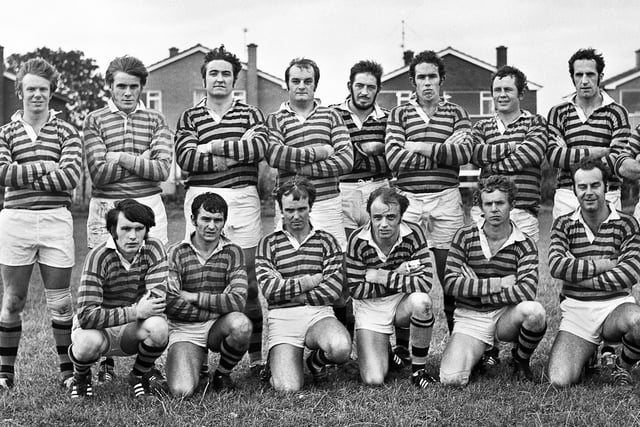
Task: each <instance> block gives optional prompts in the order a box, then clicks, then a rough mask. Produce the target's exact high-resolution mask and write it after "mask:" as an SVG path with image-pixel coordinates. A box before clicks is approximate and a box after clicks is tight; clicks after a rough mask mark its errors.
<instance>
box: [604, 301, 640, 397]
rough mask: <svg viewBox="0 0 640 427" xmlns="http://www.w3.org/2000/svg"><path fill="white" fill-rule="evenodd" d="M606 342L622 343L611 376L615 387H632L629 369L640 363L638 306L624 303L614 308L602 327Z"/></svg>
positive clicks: (639, 312)
mask: <svg viewBox="0 0 640 427" xmlns="http://www.w3.org/2000/svg"><path fill="white" fill-rule="evenodd" d="M602 336H603V338H604V339H605V340H607V341H613V342H619V341H622V351H621V352H620V356H619V357H618V358H617V359H616V361H615V364H614V367H613V371H612V376H613V379H614V383H615V384H616V385H625V386H629V385H633V377H632V376H631V372H630V371H631V368H633V366H634V365H635V364H636V363H637V362H638V361H640V306H638V305H637V304H634V303H624V304H621V305H619V306H618V307H616V308H615V309H614V310H613V311H612V312H611V314H609V316H607V319H606V320H605V322H604V324H603V326H602Z"/></svg>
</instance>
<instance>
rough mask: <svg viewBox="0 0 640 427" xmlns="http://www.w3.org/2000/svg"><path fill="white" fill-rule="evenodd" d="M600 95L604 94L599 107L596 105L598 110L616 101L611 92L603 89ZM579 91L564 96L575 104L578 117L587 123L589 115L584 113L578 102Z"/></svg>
mask: <svg viewBox="0 0 640 427" xmlns="http://www.w3.org/2000/svg"><path fill="white" fill-rule="evenodd" d="M600 95H602V104H600V105H599V106H598V107H596V109H595V110H594V111H596V110H599V109H600V108H603V107H606V106H607V105H610V104H614V103H615V102H616V101H614V100H613V98H611V97H610V96H609V94H608V93H607V92H605V91H603V90H600ZM577 96H578V95H577V93H576V92H574V93H572V94H571V95H569V96H567V97H565V98H564V100H565V101H567V102H568V103H569V104H572V105H573V106H574V108H575V109H576V113H577V114H578V117H579V118H580V121H581V122H582V123H585V122H586V121H587V119H588V117H587V116H586V114H585V113H584V110H583V109H582V108H580V107H579V106H578V104H576V98H577Z"/></svg>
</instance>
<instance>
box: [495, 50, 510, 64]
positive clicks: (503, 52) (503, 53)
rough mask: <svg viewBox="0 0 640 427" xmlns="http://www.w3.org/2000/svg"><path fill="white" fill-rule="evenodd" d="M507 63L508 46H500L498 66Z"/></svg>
mask: <svg viewBox="0 0 640 427" xmlns="http://www.w3.org/2000/svg"><path fill="white" fill-rule="evenodd" d="M505 65H507V47H506V46H498V47H497V48H496V68H500V67H504V66H505Z"/></svg>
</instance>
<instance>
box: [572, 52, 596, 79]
mask: <svg viewBox="0 0 640 427" xmlns="http://www.w3.org/2000/svg"><path fill="white" fill-rule="evenodd" d="M581 59H586V60H589V59H593V60H594V61H595V62H596V71H597V72H598V84H600V74H602V72H603V71H604V57H603V56H602V54H601V53H599V52H597V51H596V50H595V49H594V48H592V47H588V48H586V49H579V50H578V51H577V52H576V53H574V54H573V55H571V58H569V75H570V76H571V81H573V72H574V64H575V62H576V61H579V60H581Z"/></svg>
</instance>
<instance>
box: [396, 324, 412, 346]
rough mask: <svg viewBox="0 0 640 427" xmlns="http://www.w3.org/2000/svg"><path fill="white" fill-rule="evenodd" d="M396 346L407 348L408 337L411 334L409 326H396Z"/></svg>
mask: <svg viewBox="0 0 640 427" xmlns="http://www.w3.org/2000/svg"><path fill="white" fill-rule="evenodd" d="M395 329H396V348H398V347H400V348H404V349H405V350H407V351H408V350H409V338H410V336H411V329H410V328H403V327H400V326H396V328H395Z"/></svg>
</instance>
